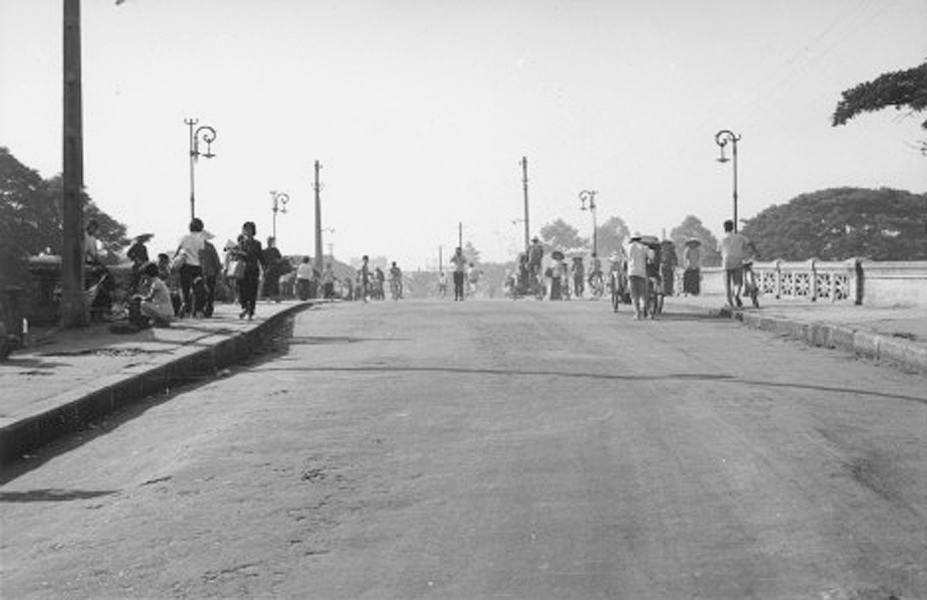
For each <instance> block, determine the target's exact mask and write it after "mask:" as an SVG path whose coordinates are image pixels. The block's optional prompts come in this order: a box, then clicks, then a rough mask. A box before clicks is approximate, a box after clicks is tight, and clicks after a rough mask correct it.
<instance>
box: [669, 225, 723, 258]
mask: <svg viewBox="0 0 927 600" xmlns="http://www.w3.org/2000/svg"><path fill="white" fill-rule="evenodd" d="M670 239H672V240H673V242H674V243H675V244H676V248H677V250H678V249H681V248H682V247H683V245H684V244H685V242H686V240H691V239H694V240H698V241H700V242H702V245H701V248H702V264H703V265H704V266H706V267H715V266H718V265H720V264H721V253H720V252H718V238H716V237H715V236H714V234H712V233H711V231H709V230H708V229H707V228H706V227H705V226H704V225H702V222H701V220H699V218H698V217H695V216H693V215H689V216H687V217H686V218H685V219H683V220H682V223H680V224H679V226H678V227H676V228H674V229H673V230H672V231H670Z"/></svg>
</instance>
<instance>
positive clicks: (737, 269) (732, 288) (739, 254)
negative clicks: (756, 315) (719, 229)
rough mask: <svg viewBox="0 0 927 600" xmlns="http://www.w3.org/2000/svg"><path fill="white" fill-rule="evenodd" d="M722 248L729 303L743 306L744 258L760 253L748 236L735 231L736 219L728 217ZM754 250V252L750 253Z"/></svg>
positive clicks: (720, 244)
mask: <svg viewBox="0 0 927 600" xmlns="http://www.w3.org/2000/svg"><path fill="white" fill-rule="evenodd" d="M719 246H720V250H721V265H722V266H723V267H724V293H725V294H726V295H727V305H728V307H730V308H734V306H735V305H736V306H738V307H739V306H743V302H741V301H740V294H741V292H742V290H743V285H744V260H745V259H747V258H749V257H750V256H753V255H756V254H758V252H757V251H756V246H754V245H753V242H751V241H750V240H749V239H748V238H747V236H745V235H744V234H742V233H738V232H736V231H734V221H731V220H730V219H728V220H727V221H725V222H724V237H723V238H721V242H720V243H719ZM751 252H752V254H750V253H751Z"/></svg>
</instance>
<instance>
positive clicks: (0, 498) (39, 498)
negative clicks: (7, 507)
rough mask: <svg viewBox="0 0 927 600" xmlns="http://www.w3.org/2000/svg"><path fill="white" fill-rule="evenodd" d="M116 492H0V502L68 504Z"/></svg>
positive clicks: (41, 490) (52, 490) (53, 490)
mask: <svg viewBox="0 0 927 600" xmlns="http://www.w3.org/2000/svg"><path fill="white" fill-rule="evenodd" d="M116 493H118V492H116V491H90V490H59V489H40V490H29V491H28V492H0V502H70V501H71V500H89V499H91V498H99V497H101V496H111V495H113V494H116Z"/></svg>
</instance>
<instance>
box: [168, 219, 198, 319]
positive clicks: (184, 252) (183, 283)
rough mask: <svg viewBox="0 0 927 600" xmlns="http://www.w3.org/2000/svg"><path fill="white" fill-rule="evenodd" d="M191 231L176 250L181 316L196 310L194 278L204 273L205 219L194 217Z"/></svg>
mask: <svg viewBox="0 0 927 600" xmlns="http://www.w3.org/2000/svg"><path fill="white" fill-rule="evenodd" d="M189 229H190V232H189V233H188V234H187V235H185V236H183V237H182V238H180V244H178V245H177V250H175V251H174V259H173V263H172V264H173V265H175V267H179V269H178V270H179V272H180V294H181V297H182V298H183V305H182V306H181V309H180V312H181V316H190V315H192V314H193V312H194V306H193V305H194V301H193V280H194V279H196V278H197V277H201V276H202V275H203V270H202V268H201V267H200V252H202V251H203V241H204V238H203V221H202V220H200V219H198V218H196V217H194V218H193V219H192V220H191V221H190V226H189Z"/></svg>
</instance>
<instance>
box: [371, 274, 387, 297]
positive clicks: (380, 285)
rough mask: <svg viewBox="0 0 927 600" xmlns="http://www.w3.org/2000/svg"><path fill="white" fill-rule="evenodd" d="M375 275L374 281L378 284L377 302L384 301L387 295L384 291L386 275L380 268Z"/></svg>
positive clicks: (375, 289) (376, 286) (376, 289)
mask: <svg viewBox="0 0 927 600" xmlns="http://www.w3.org/2000/svg"><path fill="white" fill-rule="evenodd" d="M373 274H374V279H375V282H376V284H375V285H374V295H375V296H376V299H377V300H383V299H384V298H386V294H385V292H384V291H383V284H384V282H385V281H386V274H385V273H383V269H381V268H380V267H376V268H375V269H374V270H373Z"/></svg>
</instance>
